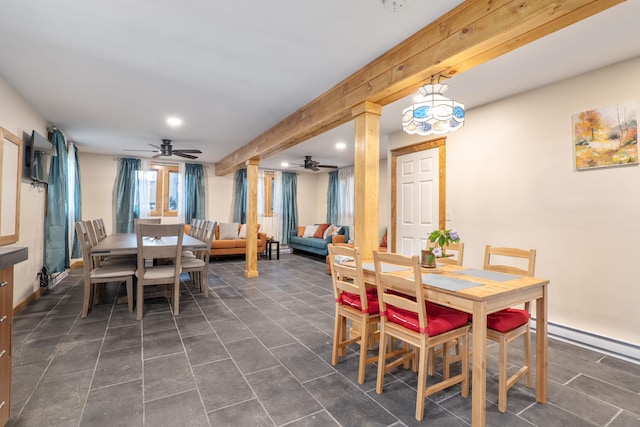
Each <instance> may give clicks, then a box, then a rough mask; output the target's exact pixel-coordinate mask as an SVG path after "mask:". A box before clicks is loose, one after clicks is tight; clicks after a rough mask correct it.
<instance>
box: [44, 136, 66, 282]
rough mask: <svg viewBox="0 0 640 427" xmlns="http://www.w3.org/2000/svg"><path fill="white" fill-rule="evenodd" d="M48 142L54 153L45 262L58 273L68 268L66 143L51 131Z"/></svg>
mask: <svg viewBox="0 0 640 427" xmlns="http://www.w3.org/2000/svg"><path fill="white" fill-rule="evenodd" d="M51 144H52V145H53V150H54V153H55V155H54V156H53V157H52V158H51V168H50V169H49V187H48V189H47V217H46V224H45V261H44V263H45V265H46V266H47V269H48V270H49V273H61V272H63V271H65V270H66V269H68V268H69V263H70V261H69V233H68V231H69V220H68V210H67V206H68V205H67V203H68V198H69V192H68V191H67V185H68V184H67V145H66V142H65V140H64V136H63V135H62V132H60V131H59V130H57V129H56V130H54V131H53V134H52V135H51Z"/></svg>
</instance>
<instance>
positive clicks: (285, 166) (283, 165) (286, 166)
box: [280, 162, 289, 168]
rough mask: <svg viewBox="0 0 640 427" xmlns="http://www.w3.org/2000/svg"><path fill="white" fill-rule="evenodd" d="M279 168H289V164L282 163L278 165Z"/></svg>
mask: <svg viewBox="0 0 640 427" xmlns="http://www.w3.org/2000/svg"><path fill="white" fill-rule="evenodd" d="M280 166H282V167H283V168H288V167H289V163H287V162H282V163H280Z"/></svg>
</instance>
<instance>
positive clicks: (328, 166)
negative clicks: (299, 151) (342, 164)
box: [316, 165, 338, 169]
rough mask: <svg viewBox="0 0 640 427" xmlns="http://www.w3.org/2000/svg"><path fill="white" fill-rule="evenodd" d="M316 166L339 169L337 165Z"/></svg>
mask: <svg viewBox="0 0 640 427" xmlns="http://www.w3.org/2000/svg"><path fill="white" fill-rule="evenodd" d="M316 167H319V168H332V169H338V167H337V166H332V165H316Z"/></svg>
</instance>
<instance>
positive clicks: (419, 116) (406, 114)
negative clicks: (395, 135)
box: [402, 83, 464, 135]
mask: <svg viewBox="0 0 640 427" xmlns="http://www.w3.org/2000/svg"><path fill="white" fill-rule="evenodd" d="M447 89H449V86H447V85H445V84H441V83H438V84H428V85H424V86H422V87H421V88H420V89H418V92H419V93H420V95H421V96H422V98H421V99H419V100H418V102H416V103H415V104H413V105H410V106H409V107H407V108H405V109H404V110H402V129H403V130H404V131H405V132H407V133H409V134H418V135H431V134H436V135H440V134H443V133H447V132H453V131H456V130H458V129H460V128H461V127H462V126H463V125H464V104H461V103H459V102H456V101H453V100H451V99H449V98H447V97H445V96H444V95H443V94H444V93H445V92H446V91H447Z"/></svg>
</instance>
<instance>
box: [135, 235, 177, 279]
mask: <svg viewBox="0 0 640 427" xmlns="http://www.w3.org/2000/svg"><path fill="white" fill-rule="evenodd" d="M183 237H184V224H138V225H137V226H136V238H137V243H138V268H144V260H145V259H171V260H173V261H174V262H175V265H176V269H177V270H179V269H180V258H181V255H182V239H183Z"/></svg>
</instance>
